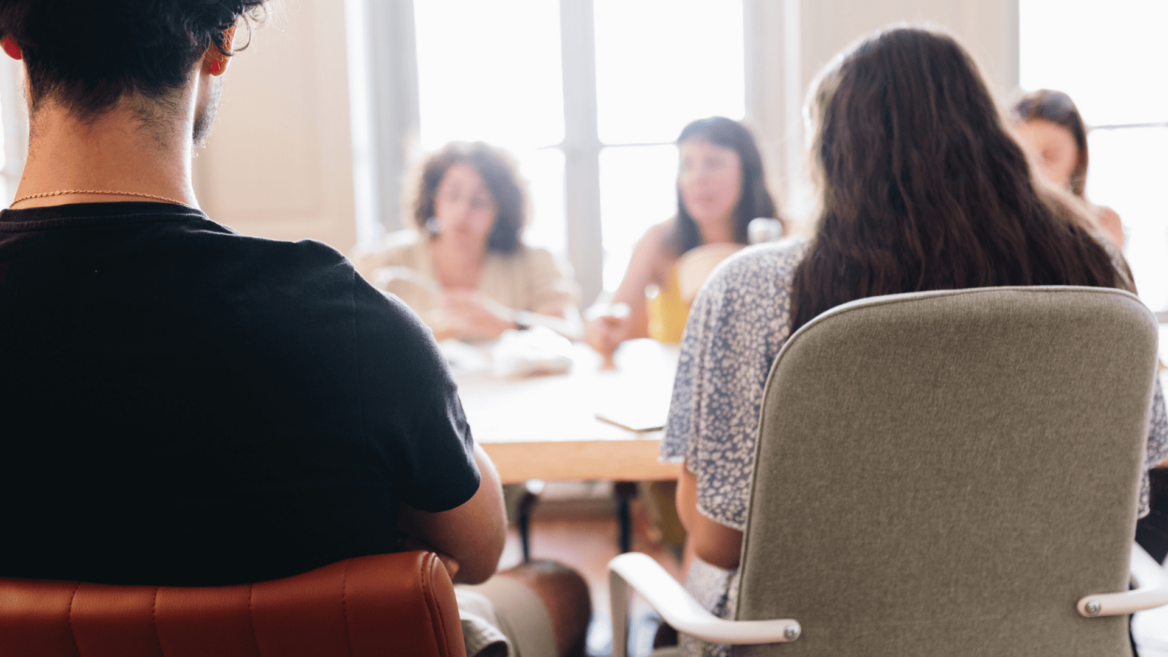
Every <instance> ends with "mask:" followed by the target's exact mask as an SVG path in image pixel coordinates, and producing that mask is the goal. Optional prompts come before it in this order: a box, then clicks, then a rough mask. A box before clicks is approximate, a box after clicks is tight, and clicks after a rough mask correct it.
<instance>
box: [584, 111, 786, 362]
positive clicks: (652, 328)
mask: <svg viewBox="0 0 1168 657" xmlns="http://www.w3.org/2000/svg"><path fill="white" fill-rule="evenodd" d="M677 144H678V149H679V152H680V156H681V157H680V167H679V170H678V174H677V215H676V216H674V217H673V218H672V219H669V220H668V221H665V222H662V223H660V224H657V225H655V226H653V227H652V228H650V229H649V230H648V231H647V232H646V233H645V236H644V237H642V238H641V241H640V243H638V244H637V248H636V249H635V250H634V251H633V256H632V258H631V259H630V261H629V267H628V270H626V272H625V277H624V280H622V281H621V284H620V287H619V288H617V290H616V292H615V293H614V294H613V296H612V299H611V306H610V308H611V309H613V310H612V311H610V312H607V313H605V314H602V315H600V316H599V317H596V318H594V319H592V320H590V321H589V322H588V325H587V328H586V337H587V340H588V344H590V345H592V347H593V348H594V349H596V350H597V351H598V352H600V353H601V354H602V355H604V356H605V357H606V358H611V356H612V354H613V352H615V351H616V348H617V347H618V346H620V343H621V342H624V341H625V340H629V339H632V338H640V337H653V338H655V339H657V340H660V341H662V342H680V341H681V333H682V331H683V330H684V328H685V320H686V316H687V315H688V313H689V303H688V300H686V299H683V298H682V296H681V291H680V289H679V286H678V281H677V267H676V265H677V263H678V260H679V259H680V258H681V257H682V256H683V255H684V254H686V253H687V252H689V251H691V250H693V249H695V248H697V247H699V246H704V245H713V244H726V245H732V244H737V245H745V244H746V243H747V234H746V227H747V225H748V224H749V223H750V220H751V219H754V218H756V217H775V216H777V214H776V208H775V204H774V201H773V200H772V199H771V195H770V192H768V191H767V188H766V176H765V175H764V173H763V166H762V157H761V156H760V155H759V152H758V146H756V145H755V143H754V138H753V137H752V136H751V135H750V133H749V132H748V131H747V130H746V128H744V127H743V126H742V125H741V124H739V123H738V122H736V121H732V120H730V119H727V118H722V117H713V118H708V119H701V120H698V121H694V122H693V123H690V124H689V125H687V126H686V127H685V128H684V129H683V130H682V131H681V135H680V136H679V137H678V138H677ZM651 285H656V286H657V288H658V293H657V296H656V297H654V298H653V299H651V300H650V299H648V298H647V296H646V291H647V289H648V288H649V286H651ZM621 304H624V305H623V306H622V305H621ZM617 308H620V309H621V311H620V312H617V311H616V310H615V309H617ZM626 308H627V310H625V309H626Z"/></svg>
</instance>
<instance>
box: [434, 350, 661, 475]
mask: <svg viewBox="0 0 1168 657" xmlns="http://www.w3.org/2000/svg"><path fill="white" fill-rule="evenodd" d="M676 370H677V348H676V346H668V345H662V344H659V343H657V342H654V341H652V340H633V341H630V342H627V343H625V344H624V345H622V346H621V348H620V350H619V351H618V352H617V354H616V367H615V369H603V368H602V367H601V359H600V357H599V356H598V355H597V354H596V353H595V352H593V351H592V350H591V349H589V348H588V347H587V346H585V345H573V348H572V367H571V369H570V370H569V371H568V372H567V373H566V374H558V375H546V376H534V377H526V378H498V377H493V376H489V375H487V374H483V373H477V374H473V373H463V374H460V373H458V372H457V370H456V372H455V381H456V382H457V383H458V387H459V394H460V396H461V397H462V404H463V408H464V409H465V411H466V415H467V419H468V420H469V421H470V426H471V432H472V433H473V435H474V437H475V440H476V441H478V442H479V443H480V444H481V445H482V446H483V449H484V450H486V452H487V453H488V454H489V455H490V456H491V459H492V460H493V461H494V462H495V466H496V467H497V468H498V469H499V475H500V477H501V478H502V479H503V482H504V483H518V482H523V481H526V480H528V479H543V480H547V481H554V480H574V479H607V480H612V481H637V480H664V479H676V478H677V476H678V474H679V473H680V471H681V468H680V465H679V464H676V463H660V462H658V461H657V452H658V449H659V446H660V441H661V432H660V431H644V432H635V431H631V430H629V429H625V428H621V427H618V426H616V425H614V424H610V423H608V422H604V421H602V420H599V419H597V417H596V416H597V414H600V415H602V416H605V417H608V418H610V419H613V420H616V421H618V422H622V423H624V424H628V425H633V426H636V427H648V426H652V425H662V424H664V422H665V417H666V414H667V413H668V410H669V397H670V393H671V392H672V387H673V376H674V374H675V372H676Z"/></svg>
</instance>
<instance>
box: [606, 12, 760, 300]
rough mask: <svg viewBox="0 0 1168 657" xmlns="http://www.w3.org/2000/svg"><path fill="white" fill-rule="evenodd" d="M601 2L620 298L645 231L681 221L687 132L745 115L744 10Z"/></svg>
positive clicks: (609, 270) (613, 266) (610, 200)
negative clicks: (695, 125) (681, 140)
mask: <svg viewBox="0 0 1168 657" xmlns="http://www.w3.org/2000/svg"><path fill="white" fill-rule="evenodd" d="M594 2H595V4H594V7H595V17H596V98H597V119H598V120H597V123H598V133H599V136H600V141H601V143H603V144H604V145H605V148H604V149H603V150H602V151H601V153H600V217H601V234H602V235H603V244H604V287H605V289H608V290H612V289H615V288H616V287H617V286H618V285H619V284H620V281H621V278H622V277H623V276H624V273H625V268H626V267H627V266H628V262H629V257H630V256H631V255H632V251H633V248H634V247H635V246H636V243H637V241H638V240H639V239H640V238H641V236H642V235H644V233H645V231H646V230H648V228H649V227H650V226H652V225H653V224H655V223H658V222H661V221H664V220H666V219H668V218H669V217H671V216H672V215H673V214H674V213H676V212H677V192H676V183H675V181H676V178H677V147H676V146H674V145H673V141H674V140H675V139H677V135H678V133H680V132H681V129H682V128H684V127H685V125H686V124H687V123H689V122H690V121H693V120H694V119H699V118H704V117H707V116H727V117H730V118H732V119H741V118H742V116H743V114H744V113H745V104H746V92H745V79H746V78H745V74H744V71H743V53H744V50H743V43H742V40H743V24H742V2H741V0H735V1H727V0H636V1H629V0H594ZM626 144H629V145H626Z"/></svg>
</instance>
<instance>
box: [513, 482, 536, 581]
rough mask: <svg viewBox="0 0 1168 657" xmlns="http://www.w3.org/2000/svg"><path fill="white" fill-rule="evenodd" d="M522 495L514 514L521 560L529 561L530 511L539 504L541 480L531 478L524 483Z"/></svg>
mask: <svg viewBox="0 0 1168 657" xmlns="http://www.w3.org/2000/svg"><path fill="white" fill-rule="evenodd" d="M524 488H525V490H524V492H523V497H521V498H519V508H518V509H517V511H516V514H515V516H516V517H515V521H516V524H518V525H519V541H520V542H521V543H522V545H523V562H524V563H526V562H528V561H531V512H532V511H534V510H535V506H536V505H537V504H539V494H540V493H542V492H543V481H541V480H539V479H531V480H528V482H527V483H526V484H525V485H524Z"/></svg>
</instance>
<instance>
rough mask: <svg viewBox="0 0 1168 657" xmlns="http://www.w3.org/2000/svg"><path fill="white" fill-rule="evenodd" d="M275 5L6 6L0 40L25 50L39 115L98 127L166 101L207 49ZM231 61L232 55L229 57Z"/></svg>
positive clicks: (234, 0)
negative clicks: (64, 114)
mask: <svg viewBox="0 0 1168 657" xmlns="http://www.w3.org/2000/svg"><path fill="white" fill-rule="evenodd" d="M268 2H269V0H3V2H0V37H6V38H10V39H12V41H13V42H15V44H16V45H17V46H19V48H20V50H21V53H22V54H23V58H24V62H25V65H26V68H27V70H28V77H29V91H28V93H29V99H30V100H31V102H32V107H33V111H34V112H35V111H36V110H37V109H38V108H39V107H40V106H41V104H43V103H44V102H45V101H52V102H54V103H60V104H61V105H62V106H63V107H64V108H66V109H68V110H69V111H70V112H71V113H72V114H73V115H74V116H75V117H77V118H79V119H82V120H93V119H95V118H97V117H99V116H101V115H102V114H104V113H105V112H106V111H108V110H110V109H112V108H113V107H114V106H115V105H116V104H117V103H118V102H119V101H120V100H121V99H123V98H125V97H137V98H141V99H146V100H155V101H163V100H166V99H167V98H170V97H172V94H174V93H175V92H177V91H178V90H179V89H180V88H181V87H182V86H183V85H184V84H185V83H186V82H187V79H188V76H189V75H190V74H191V71H192V69H193V67H194V66H195V64H196V63H197V62H198V61H199V59H200V58H201V57H202V56H203V54H204V53H205V52H206V51H207V49H208V48H210V47H212V46H216V47H219V48H220V49H221V50H224V51H226V50H227V49H229V45H228V46H226V47H225V44H224V33H225V31H226V30H228V29H229V28H231V27H232V26H234V25H235V24H236V23H237V21H238V20H239V18H240V16H247V17H248V19H249V20H250V19H254V18H257V17H258V12H261V11H263V7H264V5H265V4H267V3H268ZM225 54H226V53H225Z"/></svg>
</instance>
